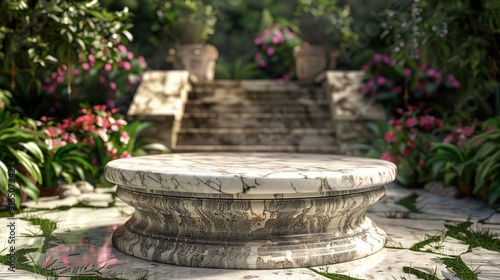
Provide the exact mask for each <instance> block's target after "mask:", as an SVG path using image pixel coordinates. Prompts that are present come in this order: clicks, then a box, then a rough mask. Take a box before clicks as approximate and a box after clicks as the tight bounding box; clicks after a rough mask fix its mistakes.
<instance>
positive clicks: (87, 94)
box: [43, 44, 148, 113]
mask: <svg viewBox="0 0 500 280" xmlns="http://www.w3.org/2000/svg"><path fill="white" fill-rule="evenodd" d="M114 46H115V48H116V49H117V53H116V57H115V60H111V59H108V56H107V54H108V51H107V50H106V49H98V50H97V49H91V50H90V51H89V53H88V54H85V55H83V54H80V55H79V58H78V60H79V61H78V64H75V65H71V66H70V67H68V66H67V65H64V64H63V65H61V67H59V68H58V69H57V70H56V71H54V72H52V73H50V75H49V76H47V77H46V78H45V80H44V82H45V85H44V86H43V90H44V91H45V92H47V93H48V94H59V95H71V96H72V98H75V97H76V98H77V100H81V101H86V102H91V103H93V104H107V106H108V107H111V108H114V107H115V106H116V100H118V101H120V100H121V99H123V98H125V96H126V95H127V94H130V93H131V92H132V91H133V90H135V88H136V87H137V86H138V84H139V83H140V81H141V75H142V73H143V72H144V70H145V69H146V68H147V67H148V66H147V63H146V61H145V59H144V57H142V56H139V57H135V55H134V53H132V52H130V51H128V50H127V48H126V47H125V46H124V45H121V44H114ZM62 106H63V105H62V103H61V102H55V103H54V104H53V106H52V107H51V108H50V112H51V113H55V112H56V111H58V109H61V107H62Z"/></svg>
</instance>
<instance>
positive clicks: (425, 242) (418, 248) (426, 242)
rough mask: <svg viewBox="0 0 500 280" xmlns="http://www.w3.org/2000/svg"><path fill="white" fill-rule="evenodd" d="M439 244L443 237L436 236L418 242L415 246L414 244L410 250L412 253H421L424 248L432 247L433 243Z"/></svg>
mask: <svg viewBox="0 0 500 280" xmlns="http://www.w3.org/2000/svg"><path fill="white" fill-rule="evenodd" d="M437 242H441V236H439V235H436V236H429V237H428V238H427V239H425V240H422V241H420V242H417V243H415V244H413V245H412V246H411V247H410V248H409V250H411V251H416V252H419V251H421V250H422V248H424V247H425V246H427V245H430V244H432V243H437Z"/></svg>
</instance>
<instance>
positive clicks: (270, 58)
mask: <svg viewBox="0 0 500 280" xmlns="http://www.w3.org/2000/svg"><path fill="white" fill-rule="evenodd" d="M254 44H255V45H256V46H257V47H258V51H257V52H256V53H255V55H254V61H255V62H256V63H257V64H258V65H259V68H260V69H261V71H262V73H263V75H264V77H265V78H270V79H283V80H285V81H286V80H290V79H294V78H295V69H294V65H295V62H294V59H293V48H294V47H296V46H298V45H300V44H301V40H300V38H298V37H297V35H296V34H295V33H293V32H292V31H290V29H288V28H287V27H284V28H280V27H279V25H277V24H275V25H273V27H272V28H266V29H264V31H263V32H262V34H261V35H260V36H259V37H256V38H255V39H254Z"/></svg>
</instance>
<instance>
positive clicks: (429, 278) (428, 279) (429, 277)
mask: <svg viewBox="0 0 500 280" xmlns="http://www.w3.org/2000/svg"><path fill="white" fill-rule="evenodd" d="M403 272H404V273H408V274H413V275H415V276H417V278H418V279H424V280H438V279H439V278H438V277H436V272H435V271H434V274H429V273H426V272H423V271H421V270H418V269H416V268H413V267H410V266H403Z"/></svg>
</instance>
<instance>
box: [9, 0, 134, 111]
mask: <svg viewBox="0 0 500 280" xmlns="http://www.w3.org/2000/svg"><path fill="white" fill-rule="evenodd" d="M0 10H1V11H4V12H3V13H2V14H0V26H2V28H1V29H0V40H1V41H0V46H1V48H0V65H1V68H0V89H4V90H9V91H11V92H12V93H13V95H14V102H13V103H15V105H16V106H18V109H19V110H20V111H21V112H23V113H24V114H26V115H29V116H32V117H38V116H40V115H39V114H41V112H40V111H41V110H40V109H39V107H40V106H45V105H47V104H48V102H47V97H44V98H40V96H41V94H42V81H43V79H44V78H45V74H46V71H47V70H50V69H55V68H56V67H57V66H59V65H68V66H70V65H72V64H74V63H76V62H77V61H78V56H79V55H86V54H87V53H88V52H89V51H90V49H94V50H95V51H96V56H97V57H98V58H101V57H106V59H107V60H109V61H114V60H115V59H116V57H117V52H118V50H117V49H116V48H115V46H114V45H113V43H118V42H125V41H128V40H131V39H132V38H131V35H130V33H129V32H128V31H127V29H128V28H129V27H130V24H128V23H127V21H128V16H129V13H128V10H127V9H124V10H123V11H119V12H113V13H111V12H108V11H106V10H104V9H102V7H101V6H100V4H99V1H95V0H94V1H90V0H87V1H63V0H56V1H45V0H41V1H27V0H20V1H2V2H1V3H0ZM68 73H69V74H68V77H67V78H68V79H71V77H70V76H71V71H69V72H68ZM34 97H37V98H38V101H45V103H44V102H39V103H38V102H37V101H35V102H34V99H33V98H34ZM44 99H45V100H44ZM33 103H34V104H35V106H30V104H33Z"/></svg>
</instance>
